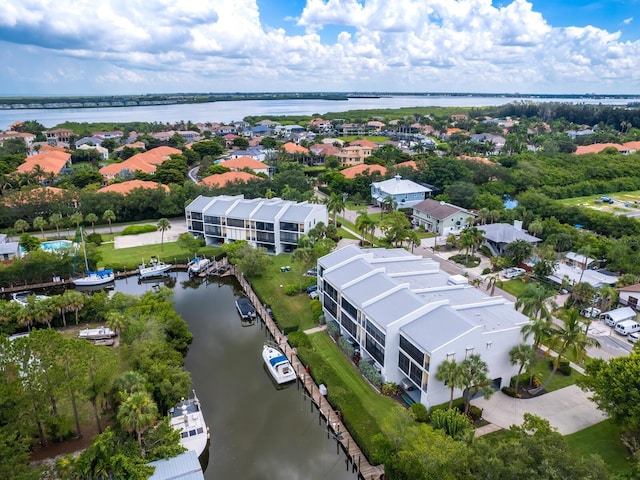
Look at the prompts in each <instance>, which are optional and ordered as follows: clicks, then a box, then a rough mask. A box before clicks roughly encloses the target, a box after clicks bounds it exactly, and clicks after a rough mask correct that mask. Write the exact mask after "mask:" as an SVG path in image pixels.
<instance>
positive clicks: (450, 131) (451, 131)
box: [447, 128, 468, 135]
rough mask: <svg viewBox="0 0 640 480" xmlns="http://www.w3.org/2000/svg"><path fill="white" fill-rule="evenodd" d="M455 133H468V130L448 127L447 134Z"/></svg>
mask: <svg viewBox="0 0 640 480" xmlns="http://www.w3.org/2000/svg"><path fill="white" fill-rule="evenodd" d="M454 133H465V134H468V133H467V132H466V131H464V130H462V129H461V128H447V135H453V134H454Z"/></svg>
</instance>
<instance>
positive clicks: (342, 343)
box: [338, 337, 353, 358]
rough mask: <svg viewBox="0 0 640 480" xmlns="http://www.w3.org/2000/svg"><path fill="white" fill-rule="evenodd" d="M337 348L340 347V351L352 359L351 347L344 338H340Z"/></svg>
mask: <svg viewBox="0 0 640 480" xmlns="http://www.w3.org/2000/svg"><path fill="white" fill-rule="evenodd" d="M338 346H339V347H340V350H342V351H343V352H344V353H346V354H347V357H349V358H351V357H353V347H352V346H351V344H350V343H349V342H348V341H347V339H346V338H344V337H340V338H339V339H338Z"/></svg>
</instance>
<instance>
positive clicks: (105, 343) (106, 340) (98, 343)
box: [93, 338, 116, 347]
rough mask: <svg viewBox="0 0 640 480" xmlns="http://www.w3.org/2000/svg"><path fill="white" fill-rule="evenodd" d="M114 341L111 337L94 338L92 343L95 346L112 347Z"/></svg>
mask: <svg viewBox="0 0 640 480" xmlns="http://www.w3.org/2000/svg"><path fill="white" fill-rule="evenodd" d="M115 343H116V341H115V340H114V339H113V338H101V339H99V340H94V341H93V344H94V345H95V346H101V345H102V346H105V347H113V345H114V344H115Z"/></svg>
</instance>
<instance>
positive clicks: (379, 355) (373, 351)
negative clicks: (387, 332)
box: [366, 335, 384, 365]
mask: <svg viewBox="0 0 640 480" xmlns="http://www.w3.org/2000/svg"><path fill="white" fill-rule="evenodd" d="M366 349H367V352H369V354H370V355H371V356H372V357H373V358H375V359H376V360H377V361H378V363H379V364H380V365H384V348H383V347H381V346H380V345H379V344H378V342H376V341H375V340H374V339H373V338H372V337H371V335H367V341H366Z"/></svg>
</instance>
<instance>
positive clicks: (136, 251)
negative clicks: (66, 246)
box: [98, 242, 222, 270]
mask: <svg viewBox="0 0 640 480" xmlns="http://www.w3.org/2000/svg"><path fill="white" fill-rule="evenodd" d="M221 251H222V250H221V249H220V248H219V247H202V248H200V249H199V251H198V254H201V255H205V256H207V257H213V256H215V255H218V254H220V253H221ZM98 252H100V254H101V255H102V261H101V262H100V264H99V265H98V266H100V267H105V268H113V269H116V270H121V269H123V268H124V269H126V270H133V269H135V268H137V267H138V265H140V262H141V261H142V260H143V259H144V260H145V261H149V258H150V257H151V256H152V255H155V256H156V257H159V258H160V259H161V260H163V261H165V262H167V263H187V261H188V259H189V258H193V252H189V251H186V250H184V249H183V248H182V247H181V246H180V245H179V244H178V242H165V243H164V245H163V246H162V249H161V248H160V245H142V246H140V247H130V248H119V249H117V250H116V249H115V248H114V244H113V243H103V244H102V245H100V246H99V247H98Z"/></svg>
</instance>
